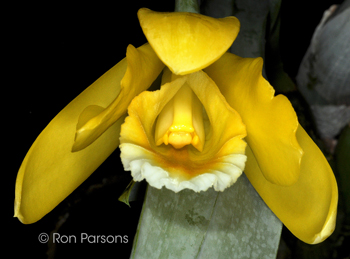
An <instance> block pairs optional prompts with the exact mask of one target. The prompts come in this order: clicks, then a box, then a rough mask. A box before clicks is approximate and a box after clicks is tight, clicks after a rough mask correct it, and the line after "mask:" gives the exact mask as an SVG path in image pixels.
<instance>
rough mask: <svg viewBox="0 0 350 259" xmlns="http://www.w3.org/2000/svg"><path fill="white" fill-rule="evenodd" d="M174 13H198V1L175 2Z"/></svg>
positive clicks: (176, 0)
mask: <svg viewBox="0 0 350 259" xmlns="http://www.w3.org/2000/svg"><path fill="white" fill-rule="evenodd" d="M175 12H189V13H199V5H198V0H175Z"/></svg>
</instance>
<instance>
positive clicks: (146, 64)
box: [72, 44, 164, 151]
mask: <svg viewBox="0 0 350 259" xmlns="http://www.w3.org/2000/svg"><path fill="white" fill-rule="evenodd" d="M126 60H127V63H128V66H127V69H126V72H125V75H124V77H123V79H122V80H121V81H118V82H115V87H118V88H119V87H121V91H120V93H119V95H118V96H117V97H116V98H115V100H114V101H113V102H112V103H111V104H110V105H109V106H108V107H107V108H106V109H104V110H102V112H101V111H100V113H99V114H98V113H94V114H93V113H91V112H90V109H91V108H90V107H87V108H86V110H84V111H83V113H82V114H81V116H80V118H79V123H78V125H77V132H76V137H75V142H74V146H73V148H72V150H73V151H78V150H82V149H84V148H86V147H87V146H88V145H90V144H91V143H92V142H94V141H95V140H96V139H97V138H98V137H99V136H101V134H102V133H103V132H104V131H105V130H106V129H108V128H109V127H110V126H111V125H112V124H113V123H114V122H116V121H117V120H118V119H119V118H120V116H122V115H123V114H124V113H126V109H127V107H128V105H129V104H130V102H131V100H132V98H134V97H135V96H136V95H138V94H139V93H141V92H142V91H144V90H146V89H147V88H149V87H150V86H151V84H152V83H153V81H154V80H155V79H156V78H157V76H158V75H159V74H160V72H161V71H162V69H163V68H164V64H163V63H162V62H161V61H160V60H159V58H158V57H157V55H156V54H155V53H154V51H153V50H152V48H151V47H150V45H149V44H145V45H143V46H141V47H139V48H137V49H135V48H134V47H133V46H132V45H129V46H128V48H127V52H126ZM87 113H88V114H89V115H87Z"/></svg>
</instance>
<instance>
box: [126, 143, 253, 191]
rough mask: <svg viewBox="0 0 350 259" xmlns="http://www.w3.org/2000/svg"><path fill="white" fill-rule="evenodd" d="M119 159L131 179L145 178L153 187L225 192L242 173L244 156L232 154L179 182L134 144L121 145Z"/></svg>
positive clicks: (245, 158)
mask: <svg viewBox="0 0 350 259" xmlns="http://www.w3.org/2000/svg"><path fill="white" fill-rule="evenodd" d="M120 150H121V155H120V157H121V160H122V163H123V166H124V169H125V170H126V171H131V175H132V177H133V178H134V181H137V182H138V181H142V180H143V179H146V181H147V182H148V183H149V185H151V186H152V187H155V188H157V189H161V188H162V187H163V186H165V187H166V188H167V189H169V190H172V191H174V192H179V191H181V190H183V189H191V190H193V191H195V192H200V191H206V190H208V188H210V187H214V190H216V191H224V190H225V189H226V188H228V187H230V186H231V185H232V184H234V183H235V182H236V181H237V179H238V177H239V176H240V175H241V174H242V172H243V170H244V166H245V162H246V160H247V157H246V156H245V155H243V154H232V155H228V156H225V157H222V158H221V159H220V162H219V163H218V166H217V168H220V170H214V169H209V170H208V172H207V173H204V174H201V175H198V176H196V177H194V178H192V179H190V180H187V181H186V180H184V181H180V180H178V179H174V178H171V177H170V176H169V173H168V172H167V171H166V170H165V169H164V168H161V167H160V166H159V165H158V164H157V163H156V161H155V160H154V159H153V156H154V154H153V153H152V152H150V151H148V150H147V149H144V148H143V147H140V146H138V145H135V144H130V143H123V144H121V145H120Z"/></svg>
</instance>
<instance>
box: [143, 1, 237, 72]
mask: <svg viewBox="0 0 350 259" xmlns="http://www.w3.org/2000/svg"><path fill="white" fill-rule="evenodd" d="M138 17H139V20H140V24H141V27H142V30H143V32H144V34H145V35H146V38H147V40H148V42H149V43H150V44H151V46H152V48H153V49H154V51H155V52H156V53H157V55H158V57H159V58H160V59H161V60H162V61H163V63H164V64H165V65H166V66H167V67H168V68H169V69H170V70H171V71H172V72H173V73H174V74H178V75H185V74H189V73H192V72H196V71H198V70H201V69H202V68H204V67H206V66H208V65H210V64H211V63H213V62H214V61H216V60H217V59H218V58H220V56H221V55H222V54H224V53H225V51H227V49H228V48H229V47H230V46H231V45H232V43H233V41H234V40H235V38H236V37H237V34H238V32H239V28H240V23H239V21H238V19H237V18H236V17H226V18H222V19H216V18H212V17H208V16H205V15H200V14H195V13H183V12H174V13H160V12H154V11H151V10H149V9H146V8H141V9H140V10H139V12H138Z"/></svg>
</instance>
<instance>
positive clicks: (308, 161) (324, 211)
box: [245, 126, 338, 244]
mask: <svg viewBox="0 0 350 259" xmlns="http://www.w3.org/2000/svg"><path fill="white" fill-rule="evenodd" d="M296 136H297V139H298V142H299V143H300V145H301V147H302V148H303V150H304V152H305V154H304V156H303V158H302V160H301V166H300V177H299V179H298V181H297V182H296V183H295V184H294V185H292V186H280V185H276V184H272V183H271V182H269V181H267V180H266V179H265V178H264V177H263V175H262V173H261V171H260V167H259V165H258V163H257V161H256V159H255V156H254V155H253V153H252V150H251V149H250V148H249V147H247V156H248V160H247V163H246V168H245V173H246V175H247V177H248V179H249V181H250V182H251V183H252V185H253V186H254V188H255V189H256V190H257V192H258V193H259V194H260V196H261V197H262V198H263V200H264V201H265V202H266V204H267V205H268V206H269V207H270V209H271V210H272V211H273V212H274V213H275V214H276V216H277V217H278V218H279V219H280V220H281V221H282V222H283V224H284V225H285V226H286V227H287V228H288V229H289V230H290V231H291V232H292V233H293V234H294V235H295V236H296V237H297V238H299V239H300V240H302V241H304V242H306V243H309V244H317V243H320V242H322V241H323V240H325V239H326V238H327V237H328V236H330V234H332V232H333V230H334V228H335V222H336V215H337V204H338V187H337V182H336V180H335V177H334V174H333V172H332V169H331V168H330V166H329V164H328V162H327V160H326V158H325V157H324V156H323V154H322V152H321V151H320V150H319V148H318V147H317V146H316V144H315V143H314V142H313V141H312V139H311V138H310V137H309V136H308V134H307V133H306V132H305V130H304V129H303V128H302V127H301V126H299V127H298V130H297V134H296ZM285 170H288V168H286V169H285Z"/></svg>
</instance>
